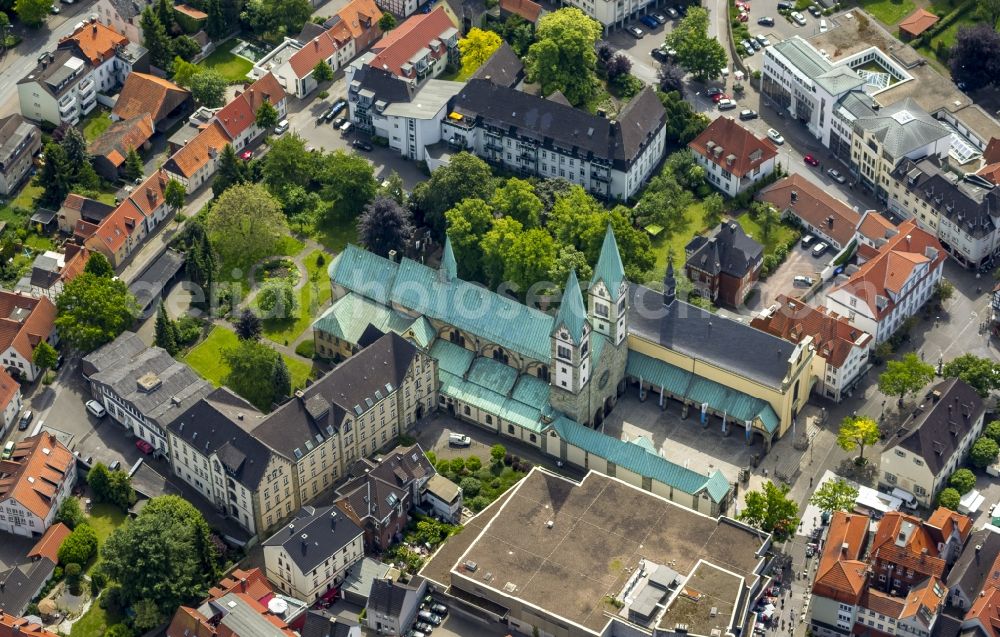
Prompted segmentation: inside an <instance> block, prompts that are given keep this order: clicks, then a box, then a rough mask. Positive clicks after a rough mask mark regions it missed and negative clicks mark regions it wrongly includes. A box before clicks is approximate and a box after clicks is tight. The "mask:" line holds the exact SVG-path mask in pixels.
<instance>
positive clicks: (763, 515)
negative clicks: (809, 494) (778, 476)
mask: <svg viewBox="0 0 1000 637" xmlns="http://www.w3.org/2000/svg"><path fill="white" fill-rule="evenodd" d="M789 490H790V488H789V486H788V485H787V484H781V485H776V484H774V483H773V482H771V481H770V480H768V481H767V482H765V483H764V487H763V489H762V490H761V491H747V492H746V493H745V494H744V500H745V504H744V505H743V509H742V510H741V511H740V512H739V514H738V515H737V516H736V517H737V519H739V520H742V521H743V522H746V523H747V524H749V525H750V526H753V527H756V528H758V529H760V530H761V531H764V532H766V533H772V534H774V539H775V540H777V541H779V542H780V541H783V540H786V539H788V538H789V537H791V536H792V534H794V533H795V529H796V528H797V527H798V524H799V520H798V514H799V505H798V504H796V503H795V501H794V500H792V499H791V498H789V497H788V492H789Z"/></svg>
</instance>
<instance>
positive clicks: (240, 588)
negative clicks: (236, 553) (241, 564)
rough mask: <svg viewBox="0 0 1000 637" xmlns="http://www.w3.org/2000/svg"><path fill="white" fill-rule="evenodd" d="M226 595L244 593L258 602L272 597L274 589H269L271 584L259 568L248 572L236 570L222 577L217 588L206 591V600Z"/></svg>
mask: <svg viewBox="0 0 1000 637" xmlns="http://www.w3.org/2000/svg"><path fill="white" fill-rule="evenodd" d="M227 593H246V594H247V595H249V596H250V597H252V598H253V599H255V600H257V601H260V600H262V599H264V598H265V597H267V596H268V595H273V594H274V589H273V588H271V583H270V582H269V581H267V577H266V576H265V575H264V572H263V571H262V570H260V569H259V568H252V569H250V570H249V571H243V570H240V569H236V570H234V571H233V572H232V573H230V574H229V575H228V576H227V577H224V578H223V579H222V581H220V582H219V585H218V586H213V587H212V588H210V589H209V590H208V599H209V600H212V599H219V598H220V597H222V596H223V595H225V594H227ZM206 601H208V600H206Z"/></svg>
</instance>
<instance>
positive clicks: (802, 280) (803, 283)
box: [792, 275, 816, 288]
mask: <svg viewBox="0 0 1000 637" xmlns="http://www.w3.org/2000/svg"><path fill="white" fill-rule="evenodd" d="M815 282H816V280H815V279H814V278H812V277H811V276H801V275H800V276H797V277H795V278H794V279H792V285H798V286H800V287H804V288H809V287H812V284H813V283H815Z"/></svg>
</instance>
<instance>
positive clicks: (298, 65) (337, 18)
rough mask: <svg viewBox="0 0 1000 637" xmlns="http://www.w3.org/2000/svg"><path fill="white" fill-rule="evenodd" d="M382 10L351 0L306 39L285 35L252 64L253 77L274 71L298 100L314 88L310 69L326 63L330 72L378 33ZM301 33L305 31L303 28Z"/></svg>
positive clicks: (362, 0) (371, 0) (365, 0)
mask: <svg viewBox="0 0 1000 637" xmlns="http://www.w3.org/2000/svg"><path fill="white" fill-rule="evenodd" d="M381 17H382V12H381V11H379V8H378V6H377V5H376V4H375V1H374V0H351V1H350V2H349V3H348V4H347V5H346V6H345V7H344V8H343V9H341V10H340V11H338V12H337V13H336V14H334V16H333V17H332V18H330V20H328V21H327V22H326V23H325V24H324V25H323V26H324V29H323V30H321V31H320V32H319V33H317V34H315V35H312V36H311V37H309V38H308V39H301V40H299V39H293V38H285V41H284V42H283V43H281V44H280V45H278V46H277V47H276V48H275V49H274V50H273V51H271V52H270V53H268V54H267V55H266V56H264V57H263V58H261V59H260V60H259V61H257V62H256V63H255V64H254V70H253V71H252V74H253V76H254V77H263V76H264V75H265V74H266V73H268V72H270V73H273V74H274V77H275V78H276V79H277V80H278V82H279V83H280V84H281V86H282V87H284V89H285V91H286V92H287V93H289V94H290V95H294V96H295V97H298V98H300V99H302V98H304V97H305V96H306V95H308V94H309V93H311V92H312V91H313V90H315V88H316V85H317V83H316V80H314V79H313V77H312V72H313V69H314V68H316V65H317V64H318V63H320V62H326V63H327V64H329V65H330V68H332V69H333V70H334V71H338V70H340V69H341V68H343V67H344V66H345V65H346V64H347V63H348V62H349V61H350V60H352V59H354V57H355V56H357V55H358V54H359V53H361V52H362V51H365V50H367V49H368V47H369V46H371V45H372V43H373V42H375V41H376V40H378V38H379V36H381V35H382V30H381V28H379V26H378V21H379V18H381ZM303 33H305V31H303Z"/></svg>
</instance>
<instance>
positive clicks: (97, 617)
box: [70, 601, 125, 637]
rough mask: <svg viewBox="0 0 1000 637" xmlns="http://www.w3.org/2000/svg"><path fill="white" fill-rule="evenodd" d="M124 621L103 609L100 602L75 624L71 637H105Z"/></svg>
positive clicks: (93, 605)
mask: <svg viewBox="0 0 1000 637" xmlns="http://www.w3.org/2000/svg"><path fill="white" fill-rule="evenodd" d="M124 619H125V618H124V617H121V616H120V615H112V614H111V613H109V612H108V611H106V610H105V609H103V608H101V604H100V602H99V601H95V602H94V603H93V604H91V605H90V609H89V610H88V611H87V612H86V613H84V615H83V617H81V618H80V619H79V621H77V622H76V623H74V624H73V629H72V630H71V631H70V637H103V635H105V634H107V632H108V628H109V627H111V626H114V625H115V624H119V623H121V622H122V620H124Z"/></svg>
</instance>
